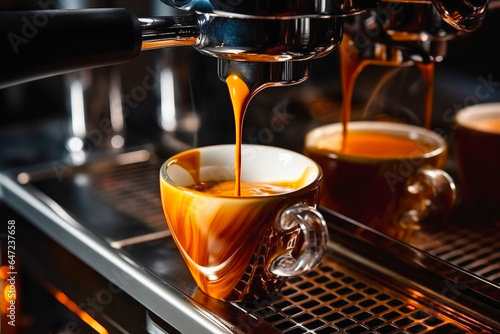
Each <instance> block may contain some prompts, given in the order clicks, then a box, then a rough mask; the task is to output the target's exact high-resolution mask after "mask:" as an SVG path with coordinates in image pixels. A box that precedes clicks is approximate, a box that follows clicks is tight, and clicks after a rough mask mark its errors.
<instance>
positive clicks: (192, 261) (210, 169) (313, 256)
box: [160, 145, 328, 301]
mask: <svg viewBox="0 0 500 334" xmlns="http://www.w3.org/2000/svg"><path fill="white" fill-rule="evenodd" d="M234 149H235V147H234V145H218V146H207V147H202V148H195V149H192V150H188V151H185V152H182V153H179V154H177V155H175V156H173V157H171V158H170V159H168V160H167V161H166V162H165V163H164V165H163V166H162V168H161V171H160V191H161V200H162V206H163V211H164V213H165V218H166V221H167V224H168V227H169V229H170V231H171V233H172V236H173V238H174V240H175V243H176V245H177V247H178V249H179V251H180V253H181V254H182V256H183V258H184V260H185V262H186V264H187V266H188V268H189V270H190V272H191V274H192V276H193V278H194V280H195V281H196V283H197V284H198V286H199V288H200V289H201V290H202V291H203V292H204V293H205V294H207V295H209V296H211V297H214V298H217V299H221V300H225V301H244V300H253V299H256V298H266V297H269V296H271V295H272V294H274V293H275V292H277V291H278V290H279V289H280V287H281V286H282V285H283V284H284V282H285V280H286V278H287V277H291V276H297V275H301V274H304V273H306V272H308V271H310V270H312V269H313V268H314V267H315V266H316V265H317V264H318V263H319V262H320V260H321V259H322V257H323V255H324V254H325V252H326V248H327V241H328V230H327V228H326V223H325V221H324V219H323V217H322V216H321V214H320V213H319V212H318V211H317V210H316V209H315V207H316V205H317V203H318V202H319V196H320V185H321V182H322V172H321V168H320V167H319V166H318V165H317V164H316V163H315V162H314V161H312V160H311V159H309V158H307V157H305V156H303V155H301V154H299V153H296V152H292V151H288V150H285V149H281V148H276V147H270V146H258V145H243V146H242V170H241V182H242V190H241V191H242V196H234V180H235V170H234Z"/></svg>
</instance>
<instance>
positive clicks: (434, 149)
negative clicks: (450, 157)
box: [305, 122, 455, 238]
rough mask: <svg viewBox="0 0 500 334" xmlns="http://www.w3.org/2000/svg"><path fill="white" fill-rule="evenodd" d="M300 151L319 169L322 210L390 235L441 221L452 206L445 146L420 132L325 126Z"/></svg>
mask: <svg viewBox="0 0 500 334" xmlns="http://www.w3.org/2000/svg"><path fill="white" fill-rule="evenodd" d="M305 153H306V155H307V156H309V157H311V158H312V159H313V160H315V161H316V162H318V164H319V165H320V166H321V168H322V169H323V173H324V182H323V191H322V196H321V204H322V205H323V206H325V207H327V208H329V209H332V210H334V211H336V212H338V213H340V214H343V215H345V216H347V217H349V218H352V219H354V220H356V221H358V222H361V223H363V224H365V225H368V226H371V227H374V228H376V229H378V230H381V231H383V232H385V233H387V234H389V235H392V236H395V237H399V238H406V237H408V236H409V235H411V234H412V233H413V232H415V231H416V230H420V229H422V224H423V223H424V220H425V221H427V220H429V219H430V218H431V215H430V214H431V213H435V215H434V216H433V217H434V219H435V223H436V224H437V221H439V222H442V220H443V218H444V217H445V216H446V215H447V213H449V211H450V210H451V207H452V206H453V203H454V199H455V187H454V183H453V180H452V179H451V177H450V176H449V175H448V174H447V173H446V172H444V171H443V170H442V169H443V168H444V166H445V163H446V155H447V145H446V142H445V141H444V139H443V138H441V137H440V136H438V135H437V134H436V133H434V132H432V131H429V130H426V129H424V128H421V127H417V126H412V125H407V124H400V123H388V122H349V123H348V131H347V134H345V133H343V126H342V124H341V123H335V124H330V125H326V126H322V127H319V128H316V129H314V130H312V131H311V132H309V133H308V134H307V136H306V140H305ZM429 221H430V220H429ZM430 224H434V222H433V221H430Z"/></svg>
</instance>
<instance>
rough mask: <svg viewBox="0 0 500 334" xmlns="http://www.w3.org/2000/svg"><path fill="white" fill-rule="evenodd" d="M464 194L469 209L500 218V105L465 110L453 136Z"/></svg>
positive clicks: (486, 104) (489, 104)
mask: <svg viewBox="0 0 500 334" xmlns="http://www.w3.org/2000/svg"><path fill="white" fill-rule="evenodd" d="M453 138H454V140H453V148H454V152H455V163H456V168H457V173H458V176H459V178H460V181H461V182H460V186H461V190H462V191H461V194H462V197H463V200H464V203H465V204H466V206H467V207H469V209H473V211H474V212H475V214H478V215H481V216H483V217H484V218H494V219H499V218H500V103H485V104H478V105H474V106H470V107H467V108H464V109H462V110H461V111H459V112H458V113H457V115H456V127H455V129H454V134H453Z"/></svg>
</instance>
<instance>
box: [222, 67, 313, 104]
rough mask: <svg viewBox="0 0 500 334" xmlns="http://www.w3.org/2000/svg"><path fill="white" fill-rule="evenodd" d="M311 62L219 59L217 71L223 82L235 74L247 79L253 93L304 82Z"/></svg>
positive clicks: (246, 81) (253, 94)
mask: <svg viewBox="0 0 500 334" xmlns="http://www.w3.org/2000/svg"><path fill="white" fill-rule="evenodd" d="M310 70H311V64H310V62H308V61H305V62H292V61H287V62H280V63H278V62H275V63H262V62H260V63H258V62H241V61H235V60H228V59H218V60H217V73H218V75H219V79H221V80H222V81H223V82H225V81H226V79H227V78H228V77H229V76H230V75H233V74H237V75H238V76H240V77H242V78H243V79H244V80H245V83H246V84H247V86H248V87H249V90H250V92H251V94H252V96H251V97H253V96H255V95H256V94H257V93H258V92H260V91H261V90H263V89H264V88H267V87H273V86H288V85H295V84H298V83H301V82H303V81H304V80H306V79H307V78H308V77H309V73H310Z"/></svg>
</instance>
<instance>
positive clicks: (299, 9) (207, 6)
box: [162, 0, 379, 19]
mask: <svg viewBox="0 0 500 334" xmlns="http://www.w3.org/2000/svg"><path fill="white" fill-rule="evenodd" d="M162 1H163V2H164V3H165V4H167V5H169V6H173V7H175V8H179V9H183V10H194V11H199V12H203V13H215V14H217V15H222V16H233V17H234V16H240V17H249V16H253V17H264V18H277V19H281V18H289V17H299V16H344V15H350V14H353V13H359V12H361V11H365V10H367V9H369V8H373V7H375V6H376V5H377V4H378V3H379V1H378V0H368V1H367V0H355V1H344V0H303V1H294V0H273V1H253V0H239V1H219V0H162Z"/></svg>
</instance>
